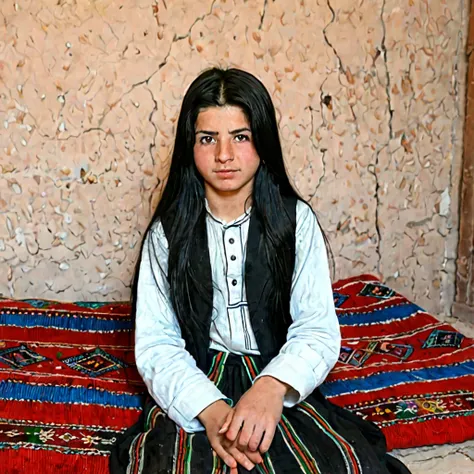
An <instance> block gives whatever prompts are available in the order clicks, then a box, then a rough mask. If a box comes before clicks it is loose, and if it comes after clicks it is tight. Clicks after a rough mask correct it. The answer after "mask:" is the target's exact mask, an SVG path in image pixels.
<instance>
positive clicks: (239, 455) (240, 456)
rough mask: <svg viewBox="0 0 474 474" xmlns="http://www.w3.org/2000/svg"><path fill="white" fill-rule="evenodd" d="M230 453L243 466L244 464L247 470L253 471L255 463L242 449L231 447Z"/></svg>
mask: <svg viewBox="0 0 474 474" xmlns="http://www.w3.org/2000/svg"><path fill="white" fill-rule="evenodd" d="M229 454H231V455H232V457H233V458H234V459H235V460H236V461H237V462H238V463H239V464H240V465H241V466H244V467H245V469H247V471H251V470H252V469H253V468H254V467H255V464H254V463H253V462H252V461H251V460H250V459H249V458H248V457H247V455H246V454H245V453H243V452H242V451H239V450H238V449H237V448H236V447H232V448H230V450H229Z"/></svg>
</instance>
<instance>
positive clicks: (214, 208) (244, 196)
mask: <svg viewBox="0 0 474 474" xmlns="http://www.w3.org/2000/svg"><path fill="white" fill-rule="evenodd" d="M249 198H250V199H249ZM206 199H207V202H208V204H209V208H210V209H211V212H212V214H213V215H214V216H216V217H217V218H218V219H221V220H223V221H224V222H230V221H233V220H234V219H237V217H239V216H241V215H242V214H243V213H244V212H245V211H247V210H248V209H249V207H250V206H251V205H252V197H251V191H249V192H248V193H242V192H240V193H238V194H218V193H216V192H215V191H214V190H212V189H206Z"/></svg>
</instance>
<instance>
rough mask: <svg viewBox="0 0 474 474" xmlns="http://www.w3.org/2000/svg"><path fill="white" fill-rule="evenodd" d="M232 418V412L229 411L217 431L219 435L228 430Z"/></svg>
mask: <svg viewBox="0 0 474 474" xmlns="http://www.w3.org/2000/svg"><path fill="white" fill-rule="evenodd" d="M233 417H234V410H230V411H229V413H228V414H227V418H226V419H225V422H224V424H223V425H222V428H221V429H220V430H219V434H224V433H225V432H226V431H227V430H228V429H229V426H230V424H231V422H232V418H233Z"/></svg>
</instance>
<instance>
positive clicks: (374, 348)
mask: <svg viewBox="0 0 474 474" xmlns="http://www.w3.org/2000/svg"><path fill="white" fill-rule="evenodd" d="M372 354H381V355H385V356H392V357H395V358H396V359H399V360H406V359H408V357H410V356H411V355H412V354H413V346H411V345H409V344H394V343H393V342H388V341H369V342H368V344H367V345H366V346H365V347H360V348H358V349H352V348H350V347H341V352H340V354H339V362H341V363H343V364H349V365H353V366H354V367H362V365H364V363H365V362H366V361H367V359H368V358H369V357H370V356H371V355H372Z"/></svg>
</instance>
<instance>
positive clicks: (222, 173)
mask: <svg viewBox="0 0 474 474" xmlns="http://www.w3.org/2000/svg"><path fill="white" fill-rule="evenodd" d="M237 171H238V170H215V171H214V173H216V175H217V176H219V178H232V177H234V176H235V173H237Z"/></svg>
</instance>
